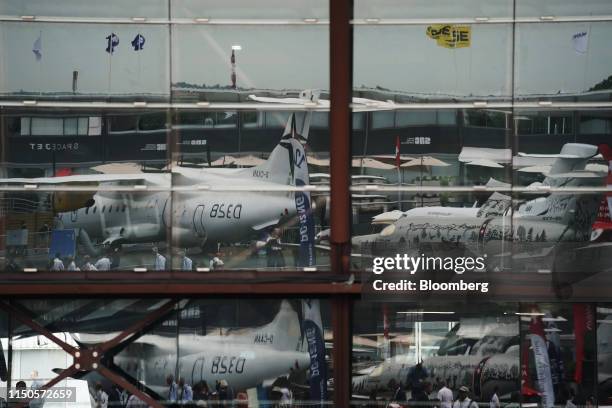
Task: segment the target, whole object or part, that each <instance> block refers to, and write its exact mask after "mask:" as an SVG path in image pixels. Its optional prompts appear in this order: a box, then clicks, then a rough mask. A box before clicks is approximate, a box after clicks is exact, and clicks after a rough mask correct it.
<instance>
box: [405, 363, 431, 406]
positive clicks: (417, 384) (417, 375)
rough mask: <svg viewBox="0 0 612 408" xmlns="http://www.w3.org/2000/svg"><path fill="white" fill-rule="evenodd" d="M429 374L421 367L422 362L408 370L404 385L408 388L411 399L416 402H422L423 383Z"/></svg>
mask: <svg viewBox="0 0 612 408" xmlns="http://www.w3.org/2000/svg"><path fill="white" fill-rule="evenodd" d="M428 375H429V373H428V372H427V370H426V369H425V367H423V362H422V361H421V362H419V363H417V364H416V365H415V366H414V367H411V368H410V370H408V375H407V376H406V384H407V385H408V386H410V391H411V394H412V398H413V399H416V400H423V398H422V395H421V394H422V393H423V392H424V391H423V388H424V386H423V383H424V381H425V379H426V378H427V376H428Z"/></svg>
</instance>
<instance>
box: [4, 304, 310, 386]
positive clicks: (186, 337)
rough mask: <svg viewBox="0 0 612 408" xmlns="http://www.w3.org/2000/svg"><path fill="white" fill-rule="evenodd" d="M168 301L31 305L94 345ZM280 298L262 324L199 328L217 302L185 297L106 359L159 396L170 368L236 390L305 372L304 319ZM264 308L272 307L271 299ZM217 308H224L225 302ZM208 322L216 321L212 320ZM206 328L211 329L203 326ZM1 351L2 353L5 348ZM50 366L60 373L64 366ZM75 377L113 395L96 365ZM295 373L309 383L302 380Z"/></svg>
mask: <svg viewBox="0 0 612 408" xmlns="http://www.w3.org/2000/svg"><path fill="white" fill-rule="evenodd" d="M164 303H166V301H164V300H162V301H160V300H159V299H116V300H113V301H111V302H108V303H107V302H104V303H101V302H100V301H97V300H92V301H85V300H72V301H69V302H64V301H62V302H54V301H50V302H42V303H40V304H38V305H33V304H30V305H29V306H30V308H31V312H32V313H33V314H35V315H38V314H39V313H43V314H44V316H45V317H43V318H42V320H43V321H44V322H45V323H44V325H45V327H49V328H51V327H53V330H57V332H56V334H61V335H64V336H66V337H63V336H61V335H60V336H58V338H59V339H62V340H65V341H67V342H68V343H70V344H71V345H76V344H78V345H79V346H80V347H79V348H80V349H90V350H91V349H95V348H96V346H100V347H101V346H102V345H103V344H105V342H107V341H110V340H112V339H115V338H116V336H117V335H118V334H119V333H120V332H121V331H122V330H125V329H126V327H133V326H134V324H135V323H137V322H140V321H141V319H143V318H146V316H147V315H149V316H150V314H151V313H155V312H156V310H157V308H158V307H159V305H160V304H164ZM275 304H276V309H275V310H276V311H277V312H276V314H275V316H274V318H273V319H271V320H264V322H266V323H264V324H261V323H259V324H257V325H256V324H252V325H250V327H246V328H239V329H234V328H232V326H231V323H228V325H226V326H208V330H201V329H202V324H203V323H202V320H201V317H202V316H206V317H207V318H208V319H210V318H212V316H213V314H214V315H217V313H218V312H217V310H219V309H218V305H217V304H211V305H210V306H211V307H212V309H210V311H211V312H212V313H209V309H207V308H206V307H207V306H206V304H204V305H203V304H200V303H199V302H195V303H188V302H180V303H179V309H178V311H177V310H176V309H170V310H172V313H171V314H164V315H160V316H159V317H158V319H159V320H158V322H161V323H156V324H155V325H154V326H153V328H152V329H151V328H150V327H149V328H147V329H144V334H142V333H141V332H137V333H135V334H134V336H135V337H134V338H133V339H128V341H127V342H125V343H120V344H118V345H116V346H113V348H112V349H110V350H109V351H107V352H105V353H104V355H103V357H102V363H103V364H104V365H105V366H106V367H109V368H111V369H114V370H115V371H116V372H118V373H121V372H122V371H123V372H124V373H127V374H129V376H130V377H131V378H132V380H131V382H132V383H135V382H134V381H137V382H138V383H140V384H141V385H143V386H145V387H146V388H147V392H149V391H150V392H152V393H153V394H151V395H154V394H158V396H159V397H161V398H165V397H166V396H167V391H168V387H167V385H166V376H168V375H173V376H174V378H175V380H178V377H183V378H184V379H185V382H186V383H188V384H190V385H192V386H193V385H195V384H197V383H198V382H200V381H206V382H207V384H208V385H209V387H211V389H212V390H214V387H215V381H217V380H219V381H220V380H226V381H227V382H228V383H229V385H230V386H231V387H232V388H233V389H234V390H235V391H240V390H245V389H247V388H251V387H255V386H257V385H259V384H262V383H265V385H269V384H270V383H271V382H272V381H274V380H276V379H277V378H279V377H283V376H287V375H290V374H291V373H292V372H293V373H295V374H299V375H298V376H297V377H296V378H306V377H305V376H304V375H303V373H304V371H303V370H306V369H307V368H308V367H309V366H310V356H309V353H308V352H307V351H305V350H306V348H307V345H306V343H305V341H304V340H305V339H304V337H303V336H302V327H301V322H302V321H301V320H300V317H299V316H298V313H297V312H296V311H295V309H294V307H293V306H292V304H291V303H290V302H289V301H287V300H283V301H280V302H278V303H276V302H275ZM101 305H104V307H100V306H101ZM262 310H263V309H262ZM265 310H270V309H268V308H267V307H266V308H265ZM219 311H224V312H227V311H228V309H227V308H222V309H220V310H219ZM270 311H271V310H270ZM177 312H178V314H177ZM259 314H261V313H257V315H259ZM265 314H266V315H268V314H267V313H265ZM230 315H231V316H233V315H232V314H231V313H230ZM177 316H180V322H177V320H176V318H177ZM0 317H1V316H0ZM219 317H221V318H222V319H223V320H225V318H226V317H228V316H224V314H220V315H219ZM162 319H163V320H162ZM205 320H207V319H205ZM230 320H232V319H230ZM260 322H261V320H260ZM0 323H1V322H0ZM177 323H178V324H179V326H178V327H180V329H179V328H177ZM207 323H209V324H214V323H215V321H207ZM204 332H206V333H207V334H200V333H204ZM36 335H38V333H37V332H35V331H32V330H31V329H30V328H29V327H27V326H25V325H17V326H16V327H15V329H14V332H13V341H19V339H27V338H31V337H32V336H36ZM0 355H3V354H2V350H1V348H0ZM43 366H44V365H43ZM2 370H4V373H5V374H4V375H5V377H4V378H6V372H7V365H6V361H0V374H1V373H2ZM53 371H55V372H57V373H59V372H61V371H62V369H61V368H57V369H55V370H53ZM74 378H77V379H83V380H87V381H88V382H90V383H93V382H97V381H101V382H102V383H104V384H105V388H106V389H107V392H109V395H110V390H111V384H110V382H109V381H108V380H107V379H105V377H102V376H101V375H100V374H99V373H98V372H96V371H95V370H92V371H83V372H79V373H77V374H76V375H75V376H74ZM126 378H127V377H126ZM128 379H129V378H128ZM268 380H270V381H268ZM290 380H295V378H293V379H292V378H290ZM296 381H298V382H299V384H300V385H304V384H302V383H301V381H302V380H296Z"/></svg>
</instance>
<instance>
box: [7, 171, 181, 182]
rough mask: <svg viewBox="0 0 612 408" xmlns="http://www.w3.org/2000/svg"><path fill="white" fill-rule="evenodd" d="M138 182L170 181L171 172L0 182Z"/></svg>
mask: <svg viewBox="0 0 612 408" xmlns="http://www.w3.org/2000/svg"><path fill="white" fill-rule="evenodd" d="M121 181H129V182H137V181H144V182H147V183H150V184H154V185H159V184H165V183H169V182H170V175H169V174H147V173H141V174H80V175H75V176H62V177H37V178H3V179H0V184H7V185H14V184H44V185H60V184H84V183H85V184H86V183H98V184H100V183H106V182H121Z"/></svg>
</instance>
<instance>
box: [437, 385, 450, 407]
mask: <svg viewBox="0 0 612 408" xmlns="http://www.w3.org/2000/svg"><path fill="white" fill-rule="evenodd" d="M438 400H440V408H452V407H453V392H452V391H451V390H450V388H448V387H447V386H446V381H442V388H440V390H439V391H438Z"/></svg>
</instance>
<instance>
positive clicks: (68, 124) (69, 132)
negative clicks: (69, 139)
mask: <svg viewBox="0 0 612 408" xmlns="http://www.w3.org/2000/svg"><path fill="white" fill-rule="evenodd" d="M77 127H78V119H77V118H66V119H64V135H66V136H75V135H77V134H78V128H77Z"/></svg>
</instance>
